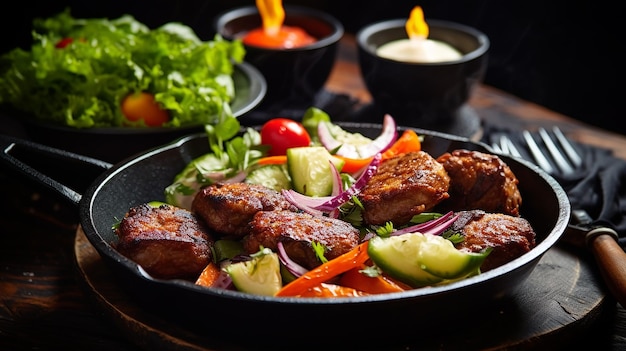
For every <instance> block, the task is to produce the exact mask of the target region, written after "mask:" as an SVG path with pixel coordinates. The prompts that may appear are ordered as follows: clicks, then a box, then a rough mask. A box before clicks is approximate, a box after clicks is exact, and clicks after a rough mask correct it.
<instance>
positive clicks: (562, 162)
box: [539, 128, 574, 174]
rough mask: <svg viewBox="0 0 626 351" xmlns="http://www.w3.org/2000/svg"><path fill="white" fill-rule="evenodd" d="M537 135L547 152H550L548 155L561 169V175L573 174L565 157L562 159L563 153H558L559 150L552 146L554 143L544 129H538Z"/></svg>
mask: <svg viewBox="0 0 626 351" xmlns="http://www.w3.org/2000/svg"><path fill="white" fill-rule="evenodd" d="M539 135H540V136H541V139H542V140H543V142H544V144H545V145H546V147H547V148H548V152H550V155H552V159H553V160H554V162H555V163H556V165H557V166H558V167H559V168H560V169H561V171H562V172H563V174H572V173H573V172H574V170H573V169H572V166H570V164H569V163H568V162H567V160H566V159H565V157H563V153H561V151H559V148H558V147H557V146H556V145H555V144H554V141H552V138H551V137H550V135H549V134H548V132H547V131H546V130H545V129H544V128H539Z"/></svg>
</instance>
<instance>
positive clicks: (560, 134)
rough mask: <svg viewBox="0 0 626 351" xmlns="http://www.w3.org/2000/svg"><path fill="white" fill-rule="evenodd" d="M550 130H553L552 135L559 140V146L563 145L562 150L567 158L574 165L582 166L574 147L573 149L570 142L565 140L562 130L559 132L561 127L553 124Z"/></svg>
mask: <svg viewBox="0 0 626 351" xmlns="http://www.w3.org/2000/svg"><path fill="white" fill-rule="evenodd" d="M552 131H553V132H554V135H555V136H556V138H557V139H558V140H559V143H560V144H561V147H563V150H565V153H566V154H567V157H569V159H570V160H571V161H572V163H573V164H574V167H580V166H582V164H583V160H582V158H581V157H580V155H579V154H578V152H576V149H574V147H573V146H572V144H570V142H569V140H567V138H566V137H565V135H563V132H561V129H559V127H557V126H554V127H553V128H552Z"/></svg>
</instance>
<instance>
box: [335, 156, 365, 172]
mask: <svg viewBox="0 0 626 351" xmlns="http://www.w3.org/2000/svg"><path fill="white" fill-rule="evenodd" d="M334 156H335V157H337V158H339V159H342V160H343V161H344V164H343V167H341V171H342V172H343V173H351V174H352V173H356V172H358V171H360V170H362V169H363V168H365V167H367V165H369V164H370V162H372V160H373V159H374V158H373V157H368V158H349V157H344V156H340V155H334Z"/></svg>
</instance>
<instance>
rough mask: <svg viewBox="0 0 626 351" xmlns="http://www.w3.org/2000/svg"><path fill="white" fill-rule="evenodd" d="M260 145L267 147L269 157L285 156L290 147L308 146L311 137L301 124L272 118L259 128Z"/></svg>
mask: <svg viewBox="0 0 626 351" xmlns="http://www.w3.org/2000/svg"><path fill="white" fill-rule="evenodd" d="M261 143H262V144H264V145H269V146H270V150H269V151H268V155H269V156H278V155H285V154H287V149H289V148H292V147H301V146H309V145H310V144H311V137H310V136H309V133H308V132H307V131H306V129H305V128H304V126H303V125H302V123H300V122H297V121H294V120H292V119H288V118H274V119H270V120H269V121H267V122H265V124H264V125H263V127H261Z"/></svg>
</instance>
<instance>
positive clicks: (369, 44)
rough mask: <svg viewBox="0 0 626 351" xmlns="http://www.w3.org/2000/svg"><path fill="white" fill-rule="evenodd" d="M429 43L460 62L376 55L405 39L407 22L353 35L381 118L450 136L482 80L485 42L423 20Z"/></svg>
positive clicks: (473, 33) (453, 26) (475, 34)
mask: <svg viewBox="0 0 626 351" xmlns="http://www.w3.org/2000/svg"><path fill="white" fill-rule="evenodd" d="M427 22H428V25H429V29H430V34H429V39H433V40H439V41H442V42H445V43H448V44H449V45H451V46H452V47H454V48H456V49H457V50H459V51H460V52H461V54H462V56H461V58H460V59H458V60H454V61H447V62H435V63H414V62H400V61H395V60H391V59H387V58H383V57H380V56H378V55H377V54H376V50H377V48H378V47H379V46H381V45H383V44H385V43H388V42H390V41H394V40H399V39H407V38H408V36H407V33H406V29H405V23H406V19H395V20H387V21H382V22H377V23H373V24H370V25H368V26H365V27H364V28H362V29H361V30H359V32H358V33H357V35H356V41H357V46H358V54H359V64H360V68H361V74H362V76H363V79H364V81H365V84H366V86H367V88H368V90H369V92H370V94H371V95H372V98H373V100H374V103H375V104H376V105H377V106H378V108H379V109H380V110H381V112H382V113H389V114H391V115H392V116H393V117H394V118H395V119H396V120H397V121H398V124H401V125H407V126H413V127H419V128H426V129H432V130H438V131H445V132H449V131H450V130H449V128H450V125H451V124H454V123H458V121H457V119H459V118H461V117H462V116H460V114H462V113H463V112H466V109H463V108H462V107H464V105H465V104H466V102H467V100H468V99H469V97H470V94H471V92H472V89H473V88H474V87H475V86H476V84H478V83H479V82H481V81H482V80H483V78H484V75H485V71H486V67H487V53H488V49H489V39H488V37H487V36H486V35H485V34H483V33H481V32H480V31H478V30H476V29H474V28H471V27H468V26H464V25H461V24H458V23H453V22H446V21H440V20H428V21H427Z"/></svg>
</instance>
